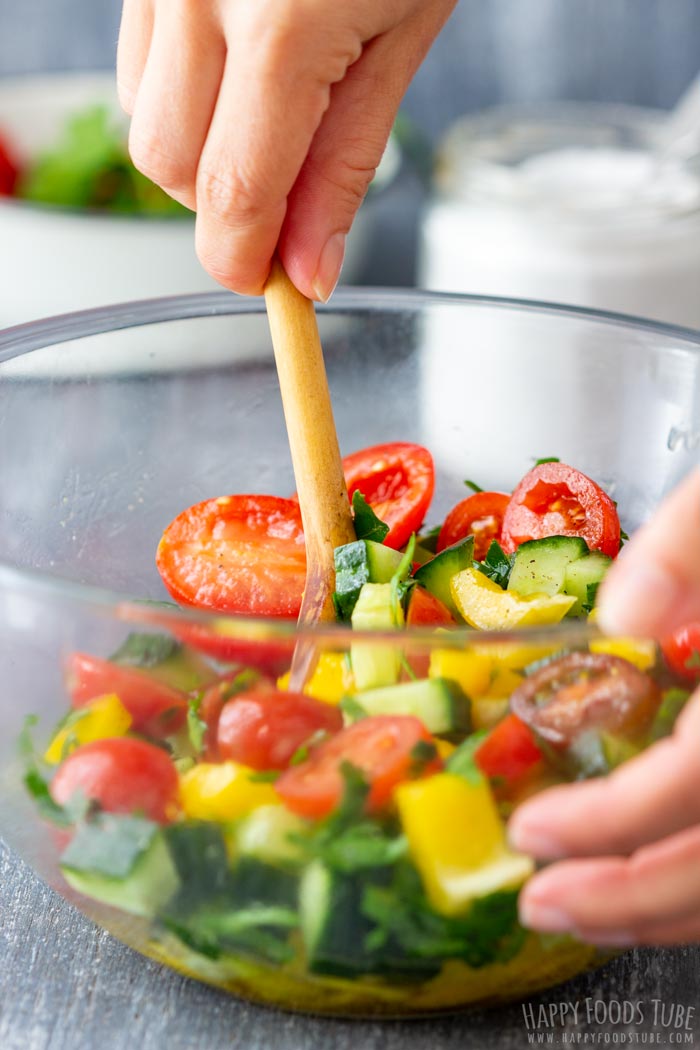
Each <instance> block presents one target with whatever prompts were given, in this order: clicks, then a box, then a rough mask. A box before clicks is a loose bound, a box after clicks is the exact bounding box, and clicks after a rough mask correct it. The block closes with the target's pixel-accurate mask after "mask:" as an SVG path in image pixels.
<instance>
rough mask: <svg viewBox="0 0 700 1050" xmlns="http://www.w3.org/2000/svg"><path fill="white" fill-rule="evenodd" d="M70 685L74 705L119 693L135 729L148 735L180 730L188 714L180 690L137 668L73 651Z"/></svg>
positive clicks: (67, 677) (67, 672)
mask: <svg viewBox="0 0 700 1050" xmlns="http://www.w3.org/2000/svg"><path fill="white" fill-rule="evenodd" d="M66 684H67V687H68V692H69V693H70V697H71V701H72V703H73V707H85V705H86V704H89V703H90V701H91V700H94V699H95V697H97V696H104V695H105V694H106V693H116V694H117V696H118V697H119V699H120V700H121V702H122V703H123V705H124V707H125V708H126V709H127V711H128V712H129V714H130V715H131V720H132V725H131V728H132V729H133V730H134V731H135V732H137V733H145V734H146V735H147V736H154V737H164V736H169V735H170V734H171V733H175V732H177V730H178V729H179V728H180V726H182V725H183V723H184V721H185V718H186V717H187V697H186V695H185V693H183V692H181V691H180V690H179V689H175V688H173V686H171V685H167V683H166V682H161V681H160V680H159V679H157V678H154V677H153V675H150V674H149V673H148V671H141V670H139V668H137V667H122V666H121V665H120V664H114V663H111V662H110V661H109V660H101V659H100V658H99V656H90V655H89V654H88V653H73V654H72V655H71V657H70V659H69V661H68V666H67V668H66Z"/></svg>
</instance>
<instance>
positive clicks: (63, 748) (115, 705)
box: [44, 693, 131, 766]
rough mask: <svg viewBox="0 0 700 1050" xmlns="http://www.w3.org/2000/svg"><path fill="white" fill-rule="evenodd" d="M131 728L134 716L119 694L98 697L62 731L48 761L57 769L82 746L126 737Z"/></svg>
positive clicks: (76, 714) (74, 716) (51, 747)
mask: <svg viewBox="0 0 700 1050" xmlns="http://www.w3.org/2000/svg"><path fill="white" fill-rule="evenodd" d="M130 726H131V715H130V714H129V712H128V711H127V709H126V708H125V707H124V704H123V703H122V702H121V700H120V699H119V697H118V696H117V694H116V693H107V694H106V695H105V696H98V697H97V698H96V699H95V700H92V701H91V702H90V703H89V704H86V705H85V707H83V708H80V709H78V710H76V711H74V712H73V713H72V715H71V717H70V718H69V721H68V724H67V725H65V726H64V727H63V729H59V731H58V732H57V733H56V735H55V736H54V738H53V740H52V741H51V743H50V744H49V746H48V747H47V749H46V752H45V753H44V760H45V761H46V762H48V763H49V764H50V765H52V766H57V765H58V764H59V762H62V761H63V759H64V758H67V756H68V755H69V754H70V753H71V751H75V749H76V747H80V746H81V745H82V744H91V743H92V742H93V740H106V739H108V738H110V737H115V736H124V735H125V733H127V732H128V731H129V728H130Z"/></svg>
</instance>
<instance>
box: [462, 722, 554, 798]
mask: <svg viewBox="0 0 700 1050" xmlns="http://www.w3.org/2000/svg"><path fill="white" fill-rule="evenodd" d="M542 757H543V756H542V752H541V750H540V749H539V747H538V746H537V742H536V740H535V736H534V734H533V732H532V730H531V729H530V727H529V726H527V725H525V723H524V722H523V721H521V719H519V718H518V716H517V715H507V716H506V717H505V718H504V719H503V721H502V722H499V723H498V725H497V726H496V727H495V728H494V729H493V730H492V731H491V732H490V733H489V735H488V736H487V737H486V739H485V740H484V742H483V744H481V745H480V747H478V748H477V750H476V751H475V753H474V760H475V762H476V764H477V766H478V767H479V769H480V770H481V772H482V773H484V774H485V776H487V777H491V778H498V779H499V780H504V781H505V782H506V784H507V786H509V787H510V786H512V785H513V784H514V783H517V781H518V780H520V779H521V777H523V776H525V774H526V773H529V772H531V770H532V769H534V767H535V766H536V765H538V763H540V762H541V761H542Z"/></svg>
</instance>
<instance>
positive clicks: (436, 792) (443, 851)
mask: <svg viewBox="0 0 700 1050" xmlns="http://www.w3.org/2000/svg"><path fill="white" fill-rule="evenodd" d="M394 798H395V800H396V805H397V807H398V811H399V816H400V818H401V823H402V825H403V829H404V831H405V833H406V837H407V839H408V844H409V849H410V852H411V856H412V858H413V861H414V863H415V865H416V867H417V868H418V871H419V873H420V876H421V879H422V881H423V885H424V887H425V892H426V894H427V896H428V900H429V901H430V903H431V905H432V906H433V908H435V910H436V911H438V912H440V914H442V915H458V914H460V913H461V912H463V911H465V910H466V909H467V908H468V907H469V905H470V904H471V903H472V901H474V900H475V899H477V898H478V897H483V896H486V895H487V894H489V893H494V892H495V891H496V890H501V889H506V888H510V887H515V886H519V885H520V884H521V883H523V882H524V881H525V880H526V879H527V878H528V877H529V876H530V875H531V874H532V871H533V867H534V866H533V862H532V860H531V859H530V858H529V857H525V856H523V855H522V854H516V853H511V852H510V851H509V850H508V848H507V846H506V838H505V829H504V826H503V823H502V821H501V818H500V816H499V814H498V809H497V808H496V803H495V801H494V798H493V795H492V793H491V789H490V787H489V785H488V783H487V781H486V780H485V778H484V777H475V778H474V780H473V781H472V780H466V779H464V778H463V777H460V776H455V775H454V774H452V773H438V774H436V775H435V776H432V777H428V778H426V779H424V780H414V781H408V782H407V783H404V784H401V785H400V786H399V787H398V788H397V789H396V791H395V792H394Z"/></svg>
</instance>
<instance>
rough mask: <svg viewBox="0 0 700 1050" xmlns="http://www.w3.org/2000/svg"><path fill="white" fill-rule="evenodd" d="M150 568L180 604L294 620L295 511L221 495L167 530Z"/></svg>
mask: <svg viewBox="0 0 700 1050" xmlns="http://www.w3.org/2000/svg"><path fill="white" fill-rule="evenodd" d="M156 564H157V566H158V571H159V572H160V574H161V576H162V578H163V582H164V584H165V586H166V587H167V588H168V590H169V591H170V593H171V594H172V596H173V598H175V599H176V601H178V602H181V603H182V604H183V605H193V606H197V607H198V608H200V609H216V610H217V611H219V612H225V613H233V614H236V613H240V614H248V615H253V616H286V617H290V618H293V617H296V616H297V615H298V613H299V608H300V606H301V597H302V594H303V591H304V583H305V579H306V551H305V548H304V533H303V531H302V526H301V513H300V511H299V504H298V503H296V502H295V501H294V500H290V499H280V498H279V497H277V496H221V497H220V498H219V499H210V500H205V501H204V502H203V503H197V504H195V506H194V507H190V508H189V509H188V510H184V511H183V512H182V514H179V515H178V516H177V518H175V520H174V521H173V522H171V523H170V525H168V527H167V529H166V530H165V532H164V533H163V537H162V539H161V541H160V543H159V545H158V551H157V554H156Z"/></svg>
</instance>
